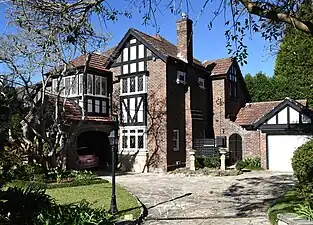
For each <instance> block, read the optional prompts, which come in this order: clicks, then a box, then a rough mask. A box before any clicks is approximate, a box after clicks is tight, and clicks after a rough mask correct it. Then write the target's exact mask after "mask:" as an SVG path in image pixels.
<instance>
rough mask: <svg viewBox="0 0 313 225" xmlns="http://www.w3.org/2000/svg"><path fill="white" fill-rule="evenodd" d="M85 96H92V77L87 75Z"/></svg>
mask: <svg viewBox="0 0 313 225" xmlns="http://www.w3.org/2000/svg"><path fill="white" fill-rule="evenodd" d="M87 94H93V75H92V74H87Z"/></svg>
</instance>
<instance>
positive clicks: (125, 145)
mask: <svg viewBox="0 0 313 225" xmlns="http://www.w3.org/2000/svg"><path fill="white" fill-rule="evenodd" d="M127 139H128V136H122V147H123V148H127Z"/></svg>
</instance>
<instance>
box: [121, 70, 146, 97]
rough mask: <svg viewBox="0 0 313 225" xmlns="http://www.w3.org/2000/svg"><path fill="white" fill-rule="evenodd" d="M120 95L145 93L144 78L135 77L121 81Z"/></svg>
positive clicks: (143, 76) (140, 76) (141, 76)
mask: <svg viewBox="0 0 313 225" xmlns="http://www.w3.org/2000/svg"><path fill="white" fill-rule="evenodd" d="M120 84H121V87H120V88H121V93H120V94H121V95H127V94H138V93H146V92H147V91H146V76H145V75H137V76H132V77H125V78H122V79H121V82H120Z"/></svg>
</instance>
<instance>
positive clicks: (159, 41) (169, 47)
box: [103, 28, 203, 67]
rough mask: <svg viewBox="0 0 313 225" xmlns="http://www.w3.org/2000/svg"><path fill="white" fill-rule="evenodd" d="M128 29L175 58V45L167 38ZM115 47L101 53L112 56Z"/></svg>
mask: <svg viewBox="0 0 313 225" xmlns="http://www.w3.org/2000/svg"><path fill="white" fill-rule="evenodd" d="M130 30H131V31H132V32H134V33H135V34H137V35H138V36H140V37H141V38H142V39H144V40H145V41H146V42H147V43H148V44H149V45H151V46H152V47H153V48H155V49H156V50H157V51H158V52H160V53H161V54H163V55H165V56H170V57H173V58H177V46H176V45H174V44H172V43H171V42H169V41H168V40H166V39H165V38H164V37H162V36H161V35H159V34H156V35H153V36H151V35H148V34H146V33H143V32H141V31H139V30H136V29H134V28H131V29H130ZM116 47H117V46H115V47H112V48H110V49H108V50H107V51H105V52H104V53H103V55H105V56H107V57H113V56H114V54H116V53H115V52H114V51H115V49H116ZM193 60H194V61H193V62H194V63H195V64H197V65H200V66H202V67H203V65H202V63H201V61H200V60H198V59H195V58H194V59H193Z"/></svg>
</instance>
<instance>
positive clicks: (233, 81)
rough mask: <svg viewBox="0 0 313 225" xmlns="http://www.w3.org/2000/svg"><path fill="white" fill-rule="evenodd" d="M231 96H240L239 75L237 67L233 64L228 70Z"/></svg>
mask: <svg viewBox="0 0 313 225" xmlns="http://www.w3.org/2000/svg"><path fill="white" fill-rule="evenodd" d="M228 82H229V96H230V97H233V98H237V96H238V76H237V69H236V67H234V66H232V67H231V69H230V70H229V72H228Z"/></svg>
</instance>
